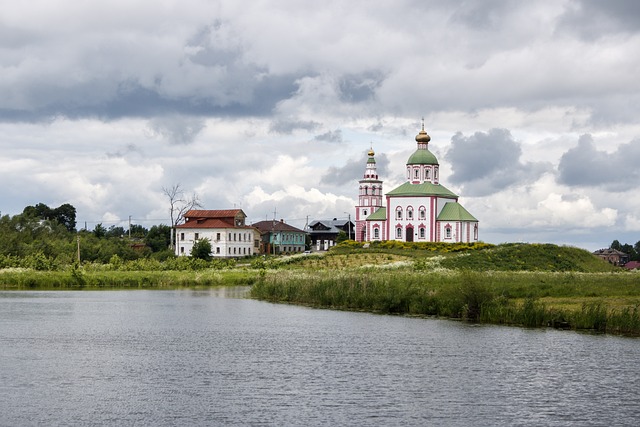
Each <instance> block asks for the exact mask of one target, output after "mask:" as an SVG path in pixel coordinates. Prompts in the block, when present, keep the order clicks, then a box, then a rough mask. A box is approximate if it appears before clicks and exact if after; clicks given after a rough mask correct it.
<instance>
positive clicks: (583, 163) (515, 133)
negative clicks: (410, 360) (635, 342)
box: [0, 0, 640, 250]
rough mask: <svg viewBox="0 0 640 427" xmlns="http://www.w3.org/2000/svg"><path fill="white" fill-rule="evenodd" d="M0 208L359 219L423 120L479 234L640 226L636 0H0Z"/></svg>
mask: <svg viewBox="0 0 640 427" xmlns="http://www.w3.org/2000/svg"><path fill="white" fill-rule="evenodd" d="M0 10H2V14H0V182H2V184H3V185H1V186H0V213H1V214H2V215H16V214H19V213H21V212H22V210H23V209H24V207H25V206H29V205H35V204H37V203H45V204H47V205H48V206H50V207H52V208H55V207H57V206H59V205H61V204H64V203H70V204H72V205H73V206H75V208H76V210H77V222H78V227H79V228H84V227H85V225H86V227H87V228H89V229H92V228H93V227H94V226H95V225H96V224H98V223H101V224H103V225H104V226H105V227H107V228H108V227H110V226H112V225H114V226H124V227H125V228H127V224H128V220H129V218H132V223H135V224H139V225H142V226H144V227H146V228H149V227H151V226H152V225H155V224H169V223H170V220H169V201H168V199H167V196H166V195H165V194H164V192H163V188H170V187H172V186H174V185H178V184H179V185H180V187H181V188H182V189H183V190H184V191H185V195H187V196H190V195H193V194H195V195H197V196H198V198H199V199H200V200H201V202H202V205H203V208H204V209H230V208H241V209H243V211H244V212H245V213H246V214H247V216H248V221H249V222H250V223H251V222H257V221H261V220H265V219H273V218H276V219H284V220H285V221H286V222H288V223H289V224H291V225H294V226H296V227H299V228H303V227H304V225H305V223H306V222H307V221H311V220H315V219H331V218H341V219H342V218H344V219H346V218H348V217H349V215H350V216H351V217H352V218H353V216H354V215H355V208H354V206H355V204H356V202H357V194H358V180H359V179H361V178H362V177H363V174H364V170H365V166H366V161H367V154H366V153H367V151H368V150H369V149H370V148H371V147H372V148H373V149H374V151H375V152H376V160H377V165H378V173H379V176H380V178H381V179H382V180H383V181H384V191H385V192H388V191H391V190H392V189H394V188H395V187H396V186H398V185H400V184H402V183H403V182H404V171H405V163H406V161H407V159H408V158H409V156H410V155H411V154H412V153H413V152H414V151H415V149H416V142H415V139H414V137H415V135H416V134H417V133H418V131H419V130H420V126H421V120H422V119H423V118H424V124H425V130H426V131H427V132H428V133H429V135H430V136H431V142H430V143H429V149H430V150H431V151H432V152H433V153H434V154H435V155H436V156H437V158H438V161H439V163H440V182H441V184H442V185H444V186H445V187H447V188H449V189H450V190H452V191H453V192H455V193H456V194H458V195H459V196H460V198H459V201H460V203H461V204H462V205H463V206H464V207H465V208H466V209H467V210H468V211H469V212H471V213H472V214H473V215H474V216H475V217H476V218H477V219H478V220H479V222H480V228H479V237H480V240H482V241H485V242H488V243H503V242H539V243H543V242H549V243H556V244H561V245H571V246H577V247H581V248H585V249H589V250H596V249H599V248H604V247H608V246H609V245H610V244H611V242H612V241H613V240H619V241H620V242H621V243H630V244H633V243H635V242H637V241H639V240H640V197H638V196H637V185H638V182H640V120H639V119H640V2H637V1H635V0H625V1H622V0H613V1H607V2H604V1H599V0H582V1H579V0H576V1H566V0H548V1H545V0H540V1H528V0H526V1H518V0H511V1H507V0H503V1H500V0H483V1H464V0H450V1H446V2H443V1H435V0H434V1H428V0H393V1H391V0H390V1H362V0H350V1H331V0H328V1H324V2H300V1H296V0H282V1H277V0H273V1H244V2H239V1H235V0H229V1H226V0H223V1H215V0H180V1H178V0H153V1H151V0H149V1H147V0H137V1H135V2H131V1H128V0H126V1H125V0H113V1H110V2H98V1H87V2H77V1H70V0H33V1H30V2H15V1H13V0H11V1H9V0H0Z"/></svg>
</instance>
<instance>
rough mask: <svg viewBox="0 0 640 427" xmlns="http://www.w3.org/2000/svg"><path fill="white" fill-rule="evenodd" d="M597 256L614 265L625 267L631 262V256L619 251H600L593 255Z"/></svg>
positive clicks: (608, 249)
mask: <svg viewBox="0 0 640 427" xmlns="http://www.w3.org/2000/svg"><path fill="white" fill-rule="evenodd" d="M593 254H594V255H595V256H597V257H599V258H602V259H604V260H605V261H609V263H611V264H613V265H619V266H621V267H622V266H623V265H625V264H626V263H627V262H628V261H629V255H627V254H625V253H624V252H621V251H619V250H617V249H610V248H607V249H598V250H597V251H595V252H594V253H593Z"/></svg>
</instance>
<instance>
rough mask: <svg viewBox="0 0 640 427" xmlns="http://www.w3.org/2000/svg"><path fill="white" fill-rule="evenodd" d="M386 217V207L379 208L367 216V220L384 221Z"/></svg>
mask: <svg viewBox="0 0 640 427" xmlns="http://www.w3.org/2000/svg"><path fill="white" fill-rule="evenodd" d="M386 219H387V208H380V209H378V210H377V211H375V212H374V213H372V214H371V215H369V216H368V217H367V221H384V220H386Z"/></svg>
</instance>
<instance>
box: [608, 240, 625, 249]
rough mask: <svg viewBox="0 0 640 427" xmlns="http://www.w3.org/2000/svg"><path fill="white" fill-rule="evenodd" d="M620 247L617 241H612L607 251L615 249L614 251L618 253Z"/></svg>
mask: <svg viewBox="0 0 640 427" xmlns="http://www.w3.org/2000/svg"><path fill="white" fill-rule="evenodd" d="M621 247H622V246H621V245H620V242H619V241H617V240H614V241H613V242H611V246H609V249H615V250H616V251H619V250H620V249H621Z"/></svg>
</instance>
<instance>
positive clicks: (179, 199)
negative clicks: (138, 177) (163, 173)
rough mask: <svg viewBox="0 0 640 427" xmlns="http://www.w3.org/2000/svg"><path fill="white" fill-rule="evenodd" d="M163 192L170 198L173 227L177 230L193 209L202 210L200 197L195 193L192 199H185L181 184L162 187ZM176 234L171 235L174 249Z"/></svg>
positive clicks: (171, 244) (171, 245)
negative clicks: (185, 216) (185, 215)
mask: <svg viewBox="0 0 640 427" xmlns="http://www.w3.org/2000/svg"><path fill="white" fill-rule="evenodd" d="M162 192H163V193H164V194H165V195H166V196H167V198H169V214H170V215H171V227H172V228H175V227H176V226H177V225H178V224H180V223H181V222H182V220H183V219H184V214H186V213H187V212H188V211H190V210H191V209H195V208H201V207H202V203H201V202H200V199H199V198H198V195H197V194H195V193H193V194H192V195H191V197H190V198H187V197H185V194H184V190H183V189H182V188H181V187H180V184H175V185H173V186H172V187H171V188H166V187H162ZM174 237H175V233H173V232H172V233H171V240H170V245H169V246H170V247H171V249H173V248H174Z"/></svg>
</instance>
